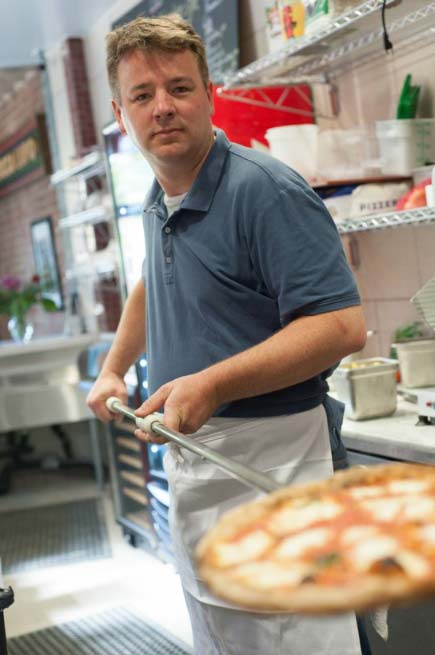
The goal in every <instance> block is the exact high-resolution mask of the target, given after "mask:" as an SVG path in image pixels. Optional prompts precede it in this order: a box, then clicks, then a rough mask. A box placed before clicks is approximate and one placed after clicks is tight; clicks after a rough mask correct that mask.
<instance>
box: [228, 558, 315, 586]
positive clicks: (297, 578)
mask: <svg viewBox="0 0 435 655" xmlns="http://www.w3.org/2000/svg"><path fill="white" fill-rule="evenodd" d="M306 570H307V568H306V566H305V565H303V564H300V563H298V564H296V563H295V564H292V566H291V568H287V567H282V566H279V565H278V564H274V563H273V562H250V563H249V564H241V565H240V566H238V567H237V568H236V569H233V571H232V574H234V575H235V576H236V578H238V579H239V580H242V581H243V583H244V584H246V585H247V586H249V587H254V588H256V589H264V590H267V589H276V588H277V587H282V586H283V585H296V584H299V583H300V582H301V580H302V578H303V577H304V575H305V573H306Z"/></svg>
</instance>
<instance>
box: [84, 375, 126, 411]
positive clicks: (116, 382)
mask: <svg viewBox="0 0 435 655" xmlns="http://www.w3.org/2000/svg"><path fill="white" fill-rule="evenodd" d="M111 396H116V398H119V400H120V401H121V402H122V403H123V404H124V405H127V397H128V396H127V387H126V384H125V382H124V380H123V378H122V377H120V376H119V375H117V374H116V373H106V372H102V373H100V375H99V376H98V378H97V379H96V380H95V384H94V386H93V387H92V389H91V390H90V392H89V394H88V397H87V398H86V402H87V404H88V407H89V408H90V409H91V410H92V411H93V412H94V414H95V416H96V417H97V418H99V419H100V420H101V421H106V422H107V421H111V420H113V419H114V418H115V416H116V415H115V414H113V413H112V412H110V411H109V410H108V409H107V407H106V400H107V399H108V398H110V397H111Z"/></svg>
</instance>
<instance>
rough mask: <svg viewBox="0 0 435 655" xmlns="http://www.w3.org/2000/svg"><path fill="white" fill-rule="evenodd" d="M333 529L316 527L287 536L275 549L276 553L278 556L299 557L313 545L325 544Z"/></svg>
mask: <svg viewBox="0 0 435 655" xmlns="http://www.w3.org/2000/svg"><path fill="white" fill-rule="evenodd" d="M331 532H332V530H330V529H328V528H314V529H313V530H306V531H305V532H302V533H300V534H296V535H294V536H291V537H287V538H286V539H284V541H282V542H281V544H280V545H279V546H278V547H277V548H276V549H275V551H274V554H275V555H276V556H277V557H278V558H286V557H298V556H299V555H302V554H303V553H304V552H306V551H307V550H308V549H309V548H312V547H313V546H324V545H325V544H326V543H327V541H328V539H329V537H330V535H331Z"/></svg>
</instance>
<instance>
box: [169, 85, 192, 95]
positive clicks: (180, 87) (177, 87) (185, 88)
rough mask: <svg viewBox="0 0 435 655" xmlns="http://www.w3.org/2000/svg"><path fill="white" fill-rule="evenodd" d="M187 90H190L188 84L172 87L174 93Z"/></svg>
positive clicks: (186, 91)
mask: <svg viewBox="0 0 435 655" xmlns="http://www.w3.org/2000/svg"><path fill="white" fill-rule="evenodd" d="M189 91H190V88H189V87H188V86H176V87H175V88H174V89H173V93H176V94H182V93H188V92H189Z"/></svg>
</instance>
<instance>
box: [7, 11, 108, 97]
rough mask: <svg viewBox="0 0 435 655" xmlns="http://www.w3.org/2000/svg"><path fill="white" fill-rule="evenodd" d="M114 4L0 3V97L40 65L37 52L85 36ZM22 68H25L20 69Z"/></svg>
mask: <svg viewBox="0 0 435 655" xmlns="http://www.w3.org/2000/svg"><path fill="white" fill-rule="evenodd" d="M115 2H116V0H0V97H1V96H2V95H3V94H4V93H7V92H8V91H10V90H11V88H12V87H13V85H14V84H15V83H16V82H17V81H19V80H20V79H22V78H23V76H24V74H25V72H26V68H25V67H28V66H36V65H37V64H38V63H39V57H38V51H39V50H46V49H47V48H49V47H50V46H53V45H55V44H56V43H58V42H59V41H62V40H63V39H65V38H67V37H70V36H81V37H83V36H85V35H86V34H87V32H88V31H89V26H91V25H92V24H93V23H94V22H95V20H96V19H97V18H98V17H99V16H100V15H101V14H102V13H104V12H106V11H107V10H108V9H110V7H111V6H112V5H114V4H115ZM23 67H24V68H23Z"/></svg>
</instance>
